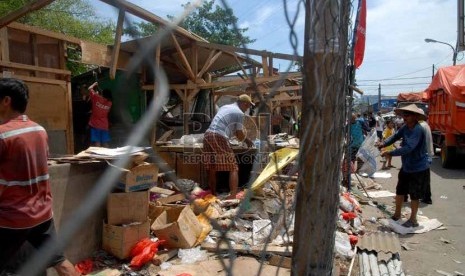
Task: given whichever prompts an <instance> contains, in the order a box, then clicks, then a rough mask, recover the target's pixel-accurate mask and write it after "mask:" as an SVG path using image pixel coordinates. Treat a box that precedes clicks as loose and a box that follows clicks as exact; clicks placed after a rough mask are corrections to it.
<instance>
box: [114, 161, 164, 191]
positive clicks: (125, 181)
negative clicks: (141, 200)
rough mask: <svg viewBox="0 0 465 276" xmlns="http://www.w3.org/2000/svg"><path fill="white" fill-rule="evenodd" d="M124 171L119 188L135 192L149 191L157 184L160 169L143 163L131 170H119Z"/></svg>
mask: <svg viewBox="0 0 465 276" xmlns="http://www.w3.org/2000/svg"><path fill="white" fill-rule="evenodd" d="M119 169H120V170H122V171H123V173H122V175H121V178H120V181H119V182H118V184H117V188H118V189H121V190H124V191H125V192H134V191H140V190H146V189H149V188H151V187H153V186H155V185H156V184H157V180H158V167H157V165H155V164H152V163H147V162H143V163H140V164H135V163H134V165H133V166H132V167H130V168H129V169H124V168H119Z"/></svg>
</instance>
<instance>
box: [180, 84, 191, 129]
mask: <svg viewBox="0 0 465 276" xmlns="http://www.w3.org/2000/svg"><path fill="white" fill-rule="evenodd" d="M183 98H184V100H183V101H182V126H183V128H184V131H183V134H184V135H188V134H189V117H188V116H187V113H188V112H189V103H190V102H189V99H188V90H187V89H186V90H184V97H183Z"/></svg>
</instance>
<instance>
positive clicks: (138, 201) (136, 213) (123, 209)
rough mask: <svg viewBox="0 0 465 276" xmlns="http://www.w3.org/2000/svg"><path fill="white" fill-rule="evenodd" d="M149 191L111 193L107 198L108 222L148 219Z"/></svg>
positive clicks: (116, 223) (118, 223) (120, 222)
mask: <svg viewBox="0 0 465 276" xmlns="http://www.w3.org/2000/svg"><path fill="white" fill-rule="evenodd" d="M148 214H149V192H148V191H143V192H132V193H111V194H110V195H108V199H107V217H108V219H107V221H108V224H112V225H120V224H129V223H132V222H141V221H146V220H147V216H148Z"/></svg>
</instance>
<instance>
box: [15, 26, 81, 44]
mask: <svg viewBox="0 0 465 276" xmlns="http://www.w3.org/2000/svg"><path fill="white" fill-rule="evenodd" d="M8 28H12V29H16V30H21V31H25V32H29V33H35V34H39V35H43V36H47V37H51V38H55V39H58V40H63V41H66V42H69V43H72V44H77V45H79V44H80V43H81V40H80V39H78V38H75V37H71V36H67V35H64V34H61V33H56V32H52V31H48V30H44V29H41V28H38V27H35V26H30V25H25V24H21V23H18V22H12V23H10V24H9V25H8Z"/></svg>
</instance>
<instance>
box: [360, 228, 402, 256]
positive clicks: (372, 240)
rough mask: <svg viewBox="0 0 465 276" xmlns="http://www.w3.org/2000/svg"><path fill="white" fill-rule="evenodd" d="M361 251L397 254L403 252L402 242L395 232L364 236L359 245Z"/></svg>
mask: <svg viewBox="0 0 465 276" xmlns="http://www.w3.org/2000/svg"><path fill="white" fill-rule="evenodd" d="M357 247H358V248H359V249H360V250H367V251H376V252H383V253H388V254H395V253H399V252H400V251H401V247H400V241H399V239H398V237H397V234H396V233H394V232H391V233H388V232H376V233H368V234H365V235H363V236H362V237H361V238H360V239H359V242H358V244H357Z"/></svg>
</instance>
